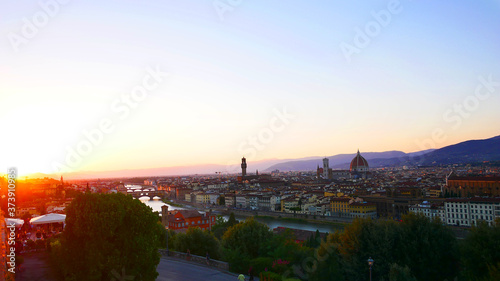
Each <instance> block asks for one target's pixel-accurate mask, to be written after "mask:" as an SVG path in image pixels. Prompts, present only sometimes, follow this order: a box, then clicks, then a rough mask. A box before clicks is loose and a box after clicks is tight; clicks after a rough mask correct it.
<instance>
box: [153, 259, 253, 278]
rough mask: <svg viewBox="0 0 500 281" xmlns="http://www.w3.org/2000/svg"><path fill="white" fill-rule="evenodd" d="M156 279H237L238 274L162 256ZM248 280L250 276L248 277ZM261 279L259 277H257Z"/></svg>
mask: <svg viewBox="0 0 500 281" xmlns="http://www.w3.org/2000/svg"><path fill="white" fill-rule="evenodd" d="M156 271H158V274H160V275H159V276H158V278H156V281H184V280H189V281H212V280H213V281H237V280H238V276H237V275H236V274H233V273H226V272H221V271H218V270H216V269H212V268H209V267H207V266H203V265H198V264H194V263H188V262H185V261H179V260H174V259H171V258H168V259H167V258H162V259H161V260H160V263H159V264H158V267H157V268H156ZM245 280H248V276H246V279H245ZM255 280H259V278H255Z"/></svg>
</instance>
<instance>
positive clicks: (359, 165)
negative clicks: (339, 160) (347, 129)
mask: <svg viewBox="0 0 500 281" xmlns="http://www.w3.org/2000/svg"><path fill="white" fill-rule="evenodd" d="M349 170H350V171H351V172H358V171H359V172H366V171H368V161H366V159H365V158H364V157H363V156H361V154H360V153H359V150H358V154H356V157H354V159H352V161H351V166H350V167H349Z"/></svg>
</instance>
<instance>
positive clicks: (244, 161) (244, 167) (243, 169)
mask: <svg viewBox="0 0 500 281" xmlns="http://www.w3.org/2000/svg"><path fill="white" fill-rule="evenodd" d="M246 175H247V159H245V157H243V158H241V176H242V177H246Z"/></svg>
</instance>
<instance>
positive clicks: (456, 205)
mask: <svg viewBox="0 0 500 281" xmlns="http://www.w3.org/2000/svg"><path fill="white" fill-rule="evenodd" d="M410 212H413V213H420V214H423V215H425V216H426V217H428V218H431V219H434V218H439V219H440V220H441V221H442V222H443V223H445V224H447V225H453V226H475V225H477V224H478V223H479V222H481V221H483V222H486V223H487V224H488V225H493V224H494V223H495V220H497V219H500V198H498V197H496V198H487V197H485V198H481V197H474V198H448V199H445V200H444V202H439V203H431V202H429V201H424V202H422V203H421V204H417V205H414V206H411V207H410Z"/></svg>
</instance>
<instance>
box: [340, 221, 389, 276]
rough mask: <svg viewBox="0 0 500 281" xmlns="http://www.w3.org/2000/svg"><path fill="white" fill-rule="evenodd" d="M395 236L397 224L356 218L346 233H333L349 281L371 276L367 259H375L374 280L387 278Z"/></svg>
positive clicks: (345, 230) (344, 272) (346, 229)
mask: <svg viewBox="0 0 500 281" xmlns="http://www.w3.org/2000/svg"><path fill="white" fill-rule="evenodd" d="M396 233H397V225H396V223H395V222H394V221H389V220H387V221H386V220H379V221H373V220H371V219H356V220H354V222H353V223H352V224H351V225H349V226H348V227H346V228H345V229H344V231H342V232H336V233H335V234H333V243H334V244H335V245H336V249H337V251H338V253H339V256H340V263H341V268H342V269H343V274H344V275H345V276H346V277H347V276H348V277H349V280H363V278H366V276H368V274H369V268H368V265H367V260H368V258H370V257H372V258H373V259H374V260H375V263H376V266H374V267H373V269H372V275H373V279H374V280H379V279H380V278H381V277H382V276H385V275H387V272H389V266H390V264H391V263H393V262H394V251H395V250H396V249H395V235H396Z"/></svg>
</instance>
